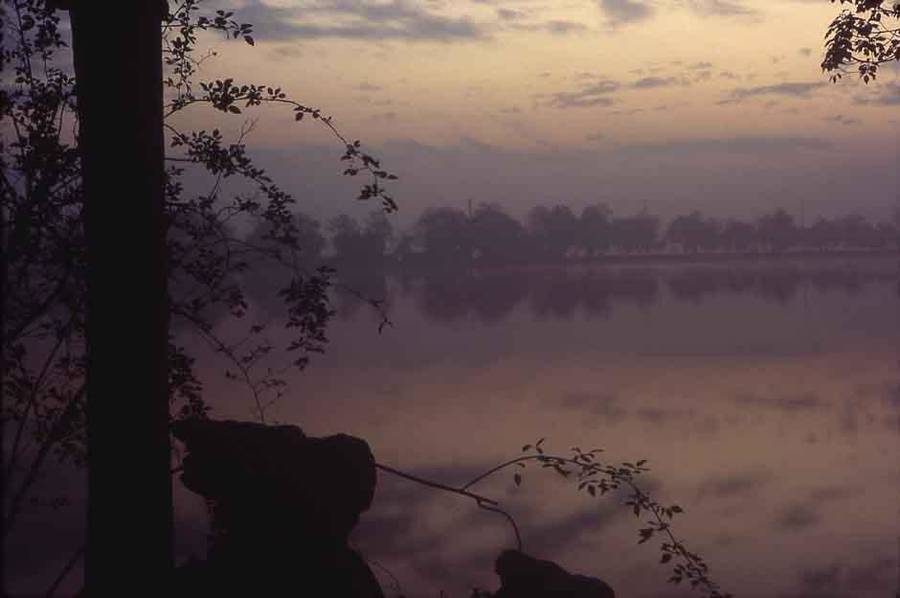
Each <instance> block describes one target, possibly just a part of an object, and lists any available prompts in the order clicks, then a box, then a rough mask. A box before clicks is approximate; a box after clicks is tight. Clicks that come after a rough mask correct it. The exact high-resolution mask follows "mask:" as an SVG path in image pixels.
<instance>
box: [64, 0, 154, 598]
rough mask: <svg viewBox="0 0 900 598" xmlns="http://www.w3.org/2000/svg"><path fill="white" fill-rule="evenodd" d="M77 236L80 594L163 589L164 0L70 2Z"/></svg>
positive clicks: (148, 593)
mask: <svg viewBox="0 0 900 598" xmlns="http://www.w3.org/2000/svg"><path fill="white" fill-rule="evenodd" d="M70 4H71V8H70V14H71V16H72V40H73V52H74V60H75V75H76V81H77V102H78V119H79V131H78V146H79V150H80V152H81V168H82V176H83V182H84V202H85V203H84V213H85V237H86V240H87V261H88V266H87V289H88V291H87V292H88V297H87V354H88V368H87V427H88V434H87V436H88V513H87V520H88V521H87V522H88V538H87V551H86V554H85V584H86V586H85V589H86V593H87V595H88V596H90V597H91V598H95V597H98V596H99V597H104V598H105V597H107V596H110V597H112V596H127V595H129V594H132V595H133V594H135V593H139V594H140V595H145V596H166V595H169V592H168V588H167V584H168V580H169V579H170V573H171V570H172V481H171V474H170V446H169V431H168V423H169V406H168V388H167V383H168V372H167V367H166V350H167V349H166V347H167V338H168V336H167V335H168V305H167V295H166V278H167V277H166V266H165V253H166V252H165V227H164V220H163V215H164V212H163V188H164V170H163V164H164V162H163V159H164V158H163V152H164V141H163V128H162V122H163V120H162V119H163V93H162V37H161V36H162V31H161V21H162V19H163V18H164V16H165V13H166V12H167V9H166V5H165V1H164V0H131V1H129V2H117V3H114V4H111V3H108V2H96V1H92V0H74V1H73V2H71V3H70Z"/></svg>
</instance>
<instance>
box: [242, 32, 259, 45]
mask: <svg viewBox="0 0 900 598" xmlns="http://www.w3.org/2000/svg"><path fill="white" fill-rule="evenodd" d="M244 41H245V42H247V43H248V44H250V45H251V46H254V45H256V44H255V43H254V41H253V37H251V36H249V35H245V36H244Z"/></svg>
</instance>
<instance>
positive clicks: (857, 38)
mask: <svg viewBox="0 0 900 598" xmlns="http://www.w3.org/2000/svg"><path fill="white" fill-rule="evenodd" d="M831 1H832V2H837V3H838V4H839V5H841V6H843V5H845V4H849V5H850V8H843V9H842V10H841V12H840V14H839V15H838V16H837V17H835V19H834V20H833V21H832V22H831V24H830V25H829V26H828V30H827V32H826V34H825V56H824V59H823V61H822V70H823V71H824V72H828V73H832V75H831V80H832V81H833V82H837V80H838V79H840V78H841V75H842V69H843V67H845V66H848V65H856V67H857V71H858V72H859V77H860V78H861V79H862V80H863V82H865V83H868V82H869V80H874V79H875V78H876V76H877V74H878V67H879V65H882V64H886V63H888V62H892V61H893V62H897V61H900V2H898V1H897V0H893V4H890V3H889V2H887V1H885V0H831Z"/></svg>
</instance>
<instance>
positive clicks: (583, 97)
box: [549, 79, 621, 108]
mask: <svg viewBox="0 0 900 598" xmlns="http://www.w3.org/2000/svg"><path fill="white" fill-rule="evenodd" d="M620 87H621V85H620V84H619V83H618V82H616V81H612V80H609V79H603V80H601V81H597V82H595V83H590V84H588V85H585V86H584V87H582V88H581V89H579V90H577V91H560V92H557V93H554V94H552V95H551V96H550V101H549V105H550V106H553V107H554V108H585V107H590V106H610V105H612V104H613V103H614V102H615V100H614V99H613V98H611V97H609V94H611V93H613V92H615V91H617V90H618V89H619V88H620Z"/></svg>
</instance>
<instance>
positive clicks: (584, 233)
mask: <svg viewBox="0 0 900 598" xmlns="http://www.w3.org/2000/svg"><path fill="white" fill-rule="evenodd" d="M611 218H612V210H611V209H609V207H608V206H606V205H605V204H596V205H592V206H587V207H586V208H584V209H583V210H582V211H581V216H579V218H578V244H579V246H580V247H581V248H582V249H583V250H584V252H585V254H586V255H587V257H596V256H597V255H600V254H602V253H604V252H605V251H607V250H608V249H609V245H610V227H611V224H610V219H611Z"/></svg>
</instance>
